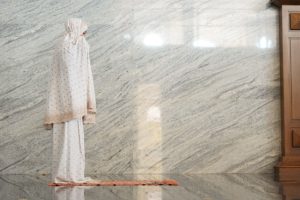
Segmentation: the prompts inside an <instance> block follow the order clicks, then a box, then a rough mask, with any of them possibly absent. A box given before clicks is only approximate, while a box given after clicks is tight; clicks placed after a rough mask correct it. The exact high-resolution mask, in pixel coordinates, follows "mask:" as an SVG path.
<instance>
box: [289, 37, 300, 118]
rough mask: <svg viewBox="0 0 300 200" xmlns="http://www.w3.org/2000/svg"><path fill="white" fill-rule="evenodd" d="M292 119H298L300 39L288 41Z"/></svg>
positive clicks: (299, 116)
mask: <svg viewBox="0 0 300 200" xmlns="http://www.w3.org/2000/svg"><path fill="white" fill-rule="evenodd" d="M290 52H291V55H290V59H291V60H290V62H291V66H290V70H291V84H292V85H291V98H292V107H291V110H292V119H300V59H299V58H300V56H299V55H300V37H298V38H291V39H290Z"/></svg>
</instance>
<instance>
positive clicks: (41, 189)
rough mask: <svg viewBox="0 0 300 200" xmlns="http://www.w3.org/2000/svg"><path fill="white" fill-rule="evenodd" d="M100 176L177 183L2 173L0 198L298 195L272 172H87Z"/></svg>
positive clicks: (213, 199)
mask: <svg viewBox="0 0 300 200" xmlns="http://www.w3.org/2000/svg"><path fill="white" fill-rule="evenodd" d="M89 176H91V177H92V178H95V179H101V180H129V179H134V180H137V179H155V178H156V177H160V178H168V179H175V180H177V182H178V183H179V186H134V187H131V186H103V187H97V186H95V187H87V186H77V187H48V185H47V184H48V182H49V180H50V176H30V175H1V176H0V199H1V200H35V199H39V200H41V199H51V200H61V199H64V200H92V199H93V200H94V199H105V200H117V199H122V200H123V199H136V200H161V199H172V200H176V199H178V200H179V199H180V200H182V199H195V200H196V199H197V200H198V199H201V200H223V199H224V200H225V199H226V200H227V199H228V200H235V199H239V200H244V199H245V200H246V199H247V200H248V199H249V200H250V199H251V200H252V199H255V200H260V199H262V200H277V199H278V200H279V199H299V197H300V187H299V186H300V184H296V183H285V184H279V183H277V182H275V181H273V175H272V174H198V175H179V174H160V175H159V176H158V175H141V174H139V175H138V176H137V175H89Z"/></svg>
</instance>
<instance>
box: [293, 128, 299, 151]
mask: <svg viewBox="0 0 300 200" xmlns="http://www.w3.org/2000/svg"><path fill="white" fill-rule="evenodd" d="M292 144H293V147H294V148H300V128H292Z"/></svg>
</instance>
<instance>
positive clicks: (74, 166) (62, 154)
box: [52, 119, 85, 182]
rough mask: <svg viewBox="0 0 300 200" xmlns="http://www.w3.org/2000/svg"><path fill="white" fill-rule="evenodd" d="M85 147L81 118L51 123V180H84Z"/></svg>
mask: <svg viewBox="0 0 300 200" xmlns="http://www.w3.org/2000/svg"><path fill="white" fill-rule="evenodd" d="M84 171H85V149H84V128H83V122H82V119H74V120H70V121H68V122H63V123H55V124H53V143H52V181H53V182H65V181H74V182H76V181H81V180H84V178H85V176H84Z"/></svg>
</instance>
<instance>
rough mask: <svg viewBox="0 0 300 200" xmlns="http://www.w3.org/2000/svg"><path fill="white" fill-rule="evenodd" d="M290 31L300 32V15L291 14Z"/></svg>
mask: <svg viewBox="0 0 300 200" xmlns="http://www.w3.org/2000/svg"><path fill="white" fill-rule="evenodd" d="M290 29H291V30H300V13H290Z"/></svg>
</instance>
